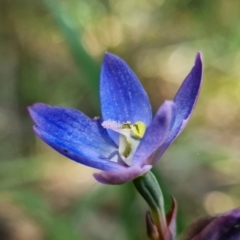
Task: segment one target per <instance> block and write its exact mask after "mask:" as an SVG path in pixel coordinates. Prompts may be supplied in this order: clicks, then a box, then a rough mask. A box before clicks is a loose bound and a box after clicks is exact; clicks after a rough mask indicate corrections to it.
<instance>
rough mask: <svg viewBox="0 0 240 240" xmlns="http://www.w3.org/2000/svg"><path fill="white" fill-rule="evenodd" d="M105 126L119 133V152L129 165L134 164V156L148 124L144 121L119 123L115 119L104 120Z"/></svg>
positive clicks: (103, 124)
mask: <svg viewBox="0 0 240 240" xmlns="http://www.w3.org/2000/svg"><path fill="white" fill-rule="evenodd" d="M102 126H103V127H104V128H108V129H111V130H113V131H115V132H118V133H119V149H118V151H119V154H120V157H121V159H122V160H123V161H124V162H125V163H126V164H127V165H129V166H131V164H132V157H133V154H134V153H135V151H136V149H137V147H138V145H139V143H140V140H141V138H142V137H143V135H144V133H145V130H146V126H145V124H144V123H143V122H136V123H134V124H131V122H126V123H117V122H115V121H111V120H108V121H104V122H103V123H102Z"/></svg>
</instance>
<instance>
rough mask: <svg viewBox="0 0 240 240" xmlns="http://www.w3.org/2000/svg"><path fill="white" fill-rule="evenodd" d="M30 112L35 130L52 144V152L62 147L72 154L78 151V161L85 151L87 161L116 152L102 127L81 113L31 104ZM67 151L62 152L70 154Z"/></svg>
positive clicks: (98, 120) (98, 121) (97, 120)
mask: <svg viewBox="0 0 240 240" xmlns="http://www.w3.org/2000/svg"><path fill="white" fill-rule="evenodd" d="M29 112H30V114H31V117H32V119H33V120H34V122H35V123H36V127H35V130H36V132H37V133H38V135H39V137H40V138H42V139H43V140H44V141H45V142H47V143H49V144H50V143H51V144H50V145H51V146H52V147H54V148H55V149H56V148H57V149H61V148H60V146H62V147H63V146H65V147H67V148H69V149H71V152H72V153H73V152H78V154H80V155H79V156H80V158H82V157H83V158H85V152H87V151H88V153H86V158H87V159H91V157H93V158H96V156H95V155H97V156H99V157H101V158H103V159H104V158H108V157H109V156H110V155H111V154H113V153H114V152H115V151H117V148H116V146H115V144H114V143H113V141H112V140H111V139H110V138H109V136H108V134H107V132H106V130H105V129H104V128H103V127H102V126H101V121H100V119H95V120H92V119H90V118H88V117H87V116H85V115H84V114H83V113H81V112H80V111H77V110H73V109H68V108H60V107H50V106H48V105H45V104H34V105H33V106H31V107H29ZM54 141H55V143H54ZM54 144H55V145H56V146H55V145H54ZM67 148H66V149H65V150H67V151H70V150H69V149H67ZM85 149H86V150H85ZM81 151H82V153H81ZM60 152H61V153H63V152H62V151H60ZM94 153H95V155H94ZM74 160H76V161H77V159H74Z"/></svg>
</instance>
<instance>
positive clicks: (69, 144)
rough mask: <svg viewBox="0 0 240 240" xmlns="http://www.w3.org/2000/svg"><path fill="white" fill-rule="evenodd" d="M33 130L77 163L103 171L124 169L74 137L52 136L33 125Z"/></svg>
mask: <svg viewBox="0 0 240 240" xmlns="http://www.w3.org/2000/svg"><path fill="white" fill-rule="evenodd" d="M34 131H35V133H36V134H37V135H38V136H39V138H41V139H42V140H43V141H44V142H45V143H47V144H48V145H49V146H51V147H52V148H53V149H55V150H56V151H58V152H59V153H61V154H62V155H64V156H66V157H68V158H70V159H72V160H74V161H76V162H78V163H81V164H83V165H86V166H88V167H92V168H96V169H100V170H103V171H110V170H122V169H125V168H124V167H122V166H120V165H119V164H117V163H115V162H111V161H109V160H108V159H106V158H104V157H102V156H100V155H99V154H98V152H96V151H95V150H94V149H93V148H92V146H89V147H88V146H83V145H79V142H78V141H74V139H73V140H69V139H65V138H62V137H56V136H53V135H51V134H49V133H48V132H45V131H43V130H42V129H40V128H39V127H37V126H34Z"/></svg>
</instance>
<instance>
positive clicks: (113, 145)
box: [29, 53, 202, 184]
mask: <svg viewBox="0 0 240 240" xmlns="http://www.w3.org/2000/svg"><path fill="white" fill-rule="evenodd" d="M201 80H202V60H201V54H200V53H198V54H197V56H196V60H195V65H194V67H193V68H192V70H191V71H190V73H189V74H188V76H187V77H186V79H185V80H184V82H183V83H182V85H181V87H180V89H179V90H178V92H177V94H176V96H175V98H174V100H173V101H165V102H164V103H163V104H162V106H161V107H160V108H159V109H158V111H157V113H156V115H155V116H154V118H153V119H152V110H151V106H150V103H149V99H148V96H147V94H146V92H145V90H144V89H143V87H142V85H141V83H140V82H139V80H138V78H137V77H136V75H135V74H134V73H133V72H132V70H131V69H130V68H129V67H128V65H127V64H126V63H125V62H124V61H123V60H121V59H120V58H119V57H117V56H115V55H113V54H110V53H106V54H105V57H104V61H103V65H102V69H101V80H100V98H101V110H102V118H94V119H90V118H89V117H87V116H86V115H84V114H83V113H82V112H80V111H78V110H75V109H69V108H63V107H51V106H48V105H45V104H43V103H36V104H34V105H33V106H30V107H29V113H30V115H31V117H32V119H33V121H34V122H35V126H34V131H35V133H36V134H37V136H38V137H40V138H41V139H42V140H43V141H44V142H45V143H47V144H48V145H49V146H51V147H52V148H54V149H55V150H56V151H58V152H59V153H61V154H63V155H64V156H66V157H68V158H70V159H72V160H74V161H76V162H78V163H81V164H84V165H86V166H89V167H93V168H96V169H99V170H102V172H100V173H95V174H94V177H95V179H96V180H98V181H99V182H101V183H105V184H122V183H125V182H128V181H131V180H133V179H134V178H136V177H138V176H141V175H143V174H145V173H146V172H147V171H149V170H150V169H151V168H152V166H153V165H154V164H156V162H157V161H158V160H159V159H160V158H161V156H162V155H163V153H164V152H165V150H166V149H167V148H168V147H169V146H170V145H171V143H172V142H173V141H174V139H175V138H176V137H177V136H178V135H179V134H180V132H181V131H182V130H183V128H184V127H185V125H186V124H187V122H188V120H189V118H190V115H191V113H192V111H193V108H194V106H195V103H196V100H197V98H198V94H199V89H200V86H201Z"/></svg>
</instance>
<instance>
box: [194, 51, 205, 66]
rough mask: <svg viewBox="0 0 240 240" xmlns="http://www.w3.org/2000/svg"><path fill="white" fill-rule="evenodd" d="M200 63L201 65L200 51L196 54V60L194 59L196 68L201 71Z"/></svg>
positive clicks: (201, 55) (201, 56)
mask: <svg viewBox="0 0 240 240" xmlns="http://www.w3.org/2000/svg"><path fill="white" fill-rule="evenodd" d="M202 63H203V54H202V52H201V51H199V52H197V55H196V58H195V66H198V67H200V68H201V69H202Z"/></svg>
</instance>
